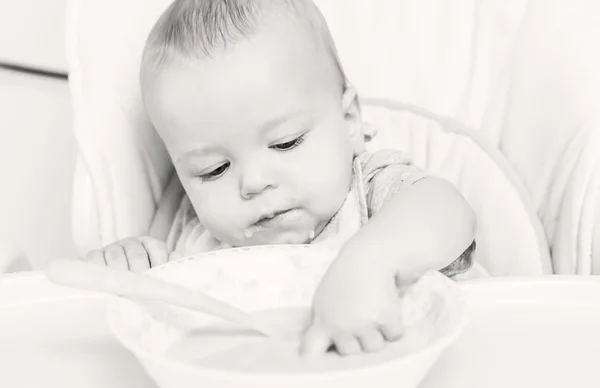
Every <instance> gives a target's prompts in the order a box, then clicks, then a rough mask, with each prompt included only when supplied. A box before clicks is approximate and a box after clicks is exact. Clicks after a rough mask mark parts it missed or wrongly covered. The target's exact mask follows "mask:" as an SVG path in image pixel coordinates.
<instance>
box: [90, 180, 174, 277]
mask: <svg viewBox="0 0 600 388" xmlns="http://www.w3.org/2000/svg"><path fill="white" fill-rule="evenodd" d="M183 195H184V191H183V187H182V186H181V183H180V182H179V177H178V176H177V173H176V172H173V174H172V176H171V178H170V180H169V183H168V184H167V187H166V188H165V190H164V192H163V195H162V197H161V199H160V201H159V204H158V208H157V210H156V214H155V216H154V219H153V220H152V223H151V224H150V228H149V232H148V236H140V237H131V238H126V239H123V240H119V241H116V242H114V243H112V244H109V245H107V246H105V247H102V248H100V249H95V250H93V251H91V252H89V253H88V254H87V255H86V257H85V258H84V260H86V261H89V262H91V263H95V264H98V265H106V266H109V267H112V268H117V269H123V270H130V271H134V272H142V271H145V270H147V269H148V268H151V267H156V266H158V265H161V264H164V263H166V262H167V261H169V260H173V259H174V258H177V257H178V254H177V253H176V252H169V251H168V249H167V244H166V243H165V241H166V240H167V236H168V234H169V229H170V228H171V225H172V224H173V221H174V220H175V215H176V214H177V210H178V209H179V206H180V204H181V199H182V197H183Z"/></svg>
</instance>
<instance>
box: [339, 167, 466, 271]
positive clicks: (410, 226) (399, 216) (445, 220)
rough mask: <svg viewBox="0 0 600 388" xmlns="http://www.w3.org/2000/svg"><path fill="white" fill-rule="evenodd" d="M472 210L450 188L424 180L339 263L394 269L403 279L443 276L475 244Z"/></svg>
mask: <svg viewBox="0 0 600 388" xmlns="http://www.w3.org/2000/svg"><path fill="white" fill-rule="evenodd" d="M475 229H476V219H475V214H474V212H473V209H472V208H471V207H470V205H469V204H468V203H467V202H466V201H465V199H464V198H463V197H462V195H461V194H460V193H459V192H458V190H456V188H454V186H452V185H451V184H450V183H449V182H447V181H445V180H443V179H440V178H435V177H429V178H425V179H423V180H421V181H419V182H417V183H415V184H414V185H412V186H410V187H407V188H404V189H402V190H401V191H399V192H398V193H396V194H394V195H393V196H392V198H390V199H389V200H388V201H387V202H386V203H385V204H384V205H383V207H382V208H381V209H380V211H379V212H378V213H377V214H375V215H374V216H373V217H372V218H371V219H370V220H369V222H368V224H367V225H366V226H365V227H364V228H362V229H361V230H360V231H359V232H357V234H356V235H355V236H354V237H353V238H352V239H350V240H349V241H348V242H347V243H346V245H345V246H344V247H343V248H342V251H341V252H340V260H366V261H368V262H372V263H373V265H385V266H393V267H394V269H395V270H396V271H397V273H398V274H399V276H400V277H405V278H410V277H414V276H419V275H420V274H422V273H423V272H426V271H428V270H441V269H442V268H444V267H446V266H448V265H449V264H450V263H452V262H453V261H455V260H456V259H457V258H458V257H459V256H460V255H461V254H462V253H463V252H464V251H465V249H466V248H467V247H469V245H471V243H472V242H473V240H474V238H475Z"/></svg>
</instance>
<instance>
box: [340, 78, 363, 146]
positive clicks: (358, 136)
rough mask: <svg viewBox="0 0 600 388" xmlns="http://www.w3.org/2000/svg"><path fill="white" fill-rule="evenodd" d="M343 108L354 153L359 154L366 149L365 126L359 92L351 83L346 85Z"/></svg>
mask: <svg viewBox="0 0 600 388" xmlns="http://www.w3.org/2000/svg"><path fill="white" fill-rule="evenodd" d="M342 109H343V111H344V118H345V120H346V122H347V123H348V132H349V135H350V140H351V141H352V148H353V149H354V155H359V154H361V153H363V152H364V150H365V137H364V128H363V122H362V116H361V113H360V103H359V101H358V92H357V91H356V88H355V87H354V86H353V85H351V84H347V85H346V89H345V91H344V95H343V97H342Z"/></svg>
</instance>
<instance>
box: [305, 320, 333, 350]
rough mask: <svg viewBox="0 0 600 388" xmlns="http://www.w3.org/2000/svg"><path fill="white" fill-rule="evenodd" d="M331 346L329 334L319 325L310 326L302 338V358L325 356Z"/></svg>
mask: <svg viewBox="0 0 600 388" xmlns="http://www.w3.org/2000/svg"><path fill="white" fill-rule="evenodd" d="M329 346H331V338H330V336H329V334H327V332H326V331H325V330H323V328H322V327H321V326H319V325H315V324H313V325H310V327H309V328H308V330H306V332H305V333H304V336H303V337H302V342H301V344H300V356H302V357H313V356H317V355H321V354H324V353H325V352H327V349H329Z"/></svg>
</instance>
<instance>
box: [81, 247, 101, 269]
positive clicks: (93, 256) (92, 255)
mask: <svg viewBox="0 0 600 388" xmlns="http://www.w3.org/2000/svg"><path fill="white" fill-rule="evenodd" d="M83 261H86V262H88V263H92V264H96V265H101V266H103V267H104V266H106V261H105V260H104V252H103V251H102V250H101V249H94V250H93V251H91V252H89V253H88V254H87V255H86V256H85V258H84V259H83Z"/></svg>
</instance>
